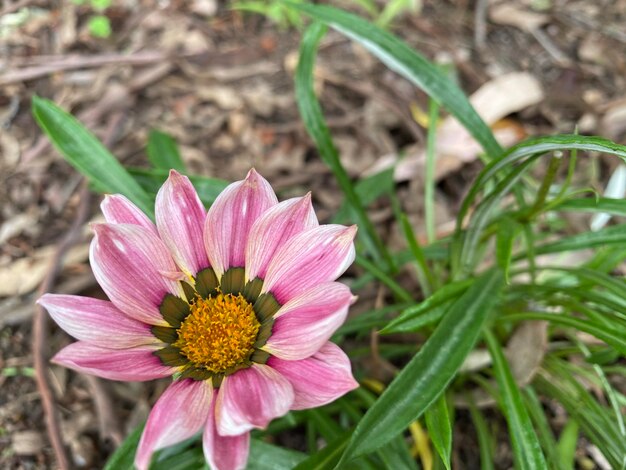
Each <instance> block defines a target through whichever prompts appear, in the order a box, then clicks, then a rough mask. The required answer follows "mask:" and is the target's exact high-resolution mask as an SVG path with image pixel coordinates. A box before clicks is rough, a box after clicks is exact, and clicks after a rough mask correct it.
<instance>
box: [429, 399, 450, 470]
mask: <svg viewBox="0 0 626 470" xmlns="http://www.w3.org/2000/svg"><path fill="white" fill-rule="evenodd" d="M424 417H425V419H426V427H427V428H428V436H429V437H430V440H431V441H432V442H433V445H434V446H435V449H437V452H438V453H439V456H440V457H441V460H442V462H443V464H444V465H445V466H446V468H447V469H448V470H450V452H451V450H452V427H451V426H450V415H449V413H448V403H447V402H446V395H445V394H442V395H441V396H440V397H439V398H437V400H436V401H435V403H433V404H432V405H431V406H430V408H428V409H427V410H426V414H425V415H424Z"/></svg>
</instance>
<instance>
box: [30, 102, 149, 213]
mask: <svg viewBox="0 0 626 470" xmlns="http://www.w3.org/2000/svg"><path fill="white" fill-rule="evenodd" d="M32 108H33V115H34V116H35V120H36V121H37V123H38V124H39V127H41V129H42V130H43V131H44V132H45V133H46V135H47V136H48V138H49V139H50V141H51V142H52V144H53V145H54V146H55V147H56V149H57V150H58V151H59V152H60V153H61V155H63V156H64V157H65V159H66V160H67V162H68V163H69V164H70V165H72V166H73V167H74V168H76V169H77V170H78V171H80V172H81V173H82V174H83V175H85V176H86V177H87V178H88V179H89V180H91V181H93V182H94V183H95V184H96V186H97V187H98V188H99V189H101V190H103V191H106V192H110V193H119V194H123V195H124V196H126V197H127V198H128V199H130V200H131V201H133V202H134V203H135V204H136V205H137V206H138V207H139V208H140V209H141V210H142V211H144V212H145V213H146V214H148V215H149V216H153V215H154V201H153V200H152V199H151V198H150V196H149V195H148V194H147V193H146V192H145V191H144V190H143V189H142V188H141V186H139V184H138V183H137V182H136V181H135V180H134V179H133V177H132V176H130V174H129V173H128V171H126V169H125V168H124V167H123V166H122V165H121V164H120V162H119V161H118V160H117V159H116V158H115V157H114V156H113V155H111V152H109V151H108V150H107V149H106V147H105V146H104V145H102V143H101V142H100V141H99V140H98V139H97V138H96V137H95V136H94V135H93V134H92V133H91V132H89V130H87V128H86V127H85V126H83V125H82V124H81V123H80V122H79V121H78V120H77V119H76V118H75V117H74V116H72V115H71V114H69V113H67V112H65V111H63V110H62V109H61V108H59V107H58V106H57V105H56V104H54V103H53V102H52V101H50V100H46V99H43V98H39V97H38V96H34V97H33V102H32Z"/></svg>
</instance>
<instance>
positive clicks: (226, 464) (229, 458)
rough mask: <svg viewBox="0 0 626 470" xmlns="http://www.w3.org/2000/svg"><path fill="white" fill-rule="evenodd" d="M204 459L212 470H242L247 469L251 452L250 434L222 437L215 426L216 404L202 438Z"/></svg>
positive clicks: (212, 407) (210, 413) (212, 408)
mask: <svg viewBox="0 0 626 470" xmlns="http://www.w3.org/2000/svg"><path fill="white" fill-rule="evenodd" d="M202 448H203V449H204V458H205V459H206V460H207V462H208V463H209V465H210V466H211V469H212V470H240V469H243V468H245V466H246V463H247V462H248V453H249V451H250V433H249V432H245V433H243V434H240V435H238V436H220V435H219V433H218V432H217V427H216V425H215V402H214V403H213V404H212V406H211V411H210V412H209V418H208V419H207V422H206V427H205V428H204V435H203V436H202Z"/></svg>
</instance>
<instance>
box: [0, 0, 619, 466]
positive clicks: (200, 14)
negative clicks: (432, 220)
mask: <svg viewBox="0 0 626 470" xmlns="http://www.w3.org/2000/svg"><path fill="white" fill-rule="evenodd" d="M334 3H335V4H340V5H343V6H346V7H348V8H350V9H352V10H353V11H355V12H359V10H358V7H357V2H351V1H349V0H345V1H343V2H334ZM359 13H362V12H359ZM92 14H93V12H92V10H91V8H90V7H89V6H88V5H82V6H77V5H75V4H74V3H72V2H71V1H51V2H45V1H29V0H18V1H9V0H4V1H2V2H0V370H1V371H2V372H1V374H0V386H1V391H0V468H7V469H9V468H11V469H18V468H19V469H36V468H42V469H43V468H53V467H54V464H53V462H54V454H53V451H52V447H51V445H50V443H49V440H48V436H47V434H46V432H45V425H44V412H43V408H42V404H41V399H40V394H39V393H38V389H37V385H36V381H35V378H34V375H35V374H34V369H33V360H34V359H33V358H34V355H33V331H32V324H33V318H34V314H35V307H34V300H35V299H36V298H37V297H38V295H39V294H38V293H37V290H38V288H39V286H40V285H41V284H42V282H45V281H46V280H47V281H49V282H48V283H49V284H50V285H49V286H48V289H49V290H50V291H52V292H57V293H72V294H81V295H101V294H100V292H99V290H98V288H97V285H96V284H95V281H94V279H93V277H92V275H91V273H90V269H89V266H88V262H87V254H88V243H89V238H90V236H89V229H88V226H87V222H89V221H92V220H96V219H98V218H99V217H100V215H99V211H98V203H99V199H100V197H99V196H97V195H95V194H94V195H92V196H91V198H90V199H89V201H88V202H85V192H84V190H82V189H81V188H82V187H83V186H82V185H83V183H82V178H81V177H80V176H79V175H78V174H77V172H76V171H75V170H73V169H72V168H71V167H70V166H69V165H68V164H66V163H65V162H64V161H63V159H62V158H61V157H60V156H59V154H58V153H57V152H56V151H54V150H53V149H51V147H50V145H49V144H48V143H47V141H46V139H45V138H44V137H42V134H41V132H40V130H39V128H38V127H37V125H36V124H35V122H34V120H33V118H32V116H31V113H30V99H31V97H32V96H33V95H35V94H37V95H39V96H42V97H46V98H50V99H52V100H54V101H55V102H56V103H58V104H59V105H61V106H62V107H64V108H65V109H67V110H70V111H71V112H72V113H73V114H74V115H76V116H78V117H79V118H80V119H81V121H82V122H83V123H85V124H86V125H87V126H88V127H89V128H91V129H92V130H93V131H94V132H95V133H96V134H97V135H99V136H100V137H101V138H106V139H107V140H108V141H109V142H110V143H111V144H112V145H111V149H112V151H113V153H114V154H115V155H116V156H117V157H118V158H119V159H120V160H121V161H122V162H123V163H124V164H130V165H137V166H145V165H146V164H147V159H146V157H145V145H146V139H147V135H148V132H149V131H150V130H151V129H159V130H162V131H164V132H167V133H170V134H171V135H172V136H174V137H175V139H176V140H177V141H178V142H179V144H180V147H181V153H182V156H183V159H184V161H185V162H186V163H187V165H188V167H189V168H190V169H191V170H192V171H193V172H196V173H198V174H202V175H206V176H214V177H219V178H224V179H227V180H235V179H241V178H242V177H243V176H244V175H245V173H246V171H247V170H248V169H249V168H250V167H251V166H255V167H256V168H257V170H258V171H259V172H260V173H261V174H263V175H264V176H265V177H266V178H267V179H268V180H269V181H270V182H271V183H272V184H273V185H274V187H275V188H276V189H277V191H278V192H279V195H280V197H281V198H286V197H290V196H291V195H300V194H303V193H305V192H306V191H308V190H312V191H313V198H314V204H315V207H316V209H317V211H318V215H319V216H320V218H321V220H323V221H327V220H328V219H329V218H330V217H331V216H332V215H333V214H334V213H336V211H337V210H338V208H339V205H340V202H341V195H340V193H339V191H338V189H337V187H336V184H335V182H334V181H333V178H332V176H331V174H330V171H329V170H328V169H327V168H326V167H325V165H324V164H323V163H322V162H321V160H320V159H319V158H318V156H317V153H316V151H315V149H314V147H313V145H312V143H311V141H310V139H309V138H308V136H307V135H306V132H305V131H304V128H303V125H302V123H301V121H300V119H299V116H298V111H297V107H296V103H295V99H294V86H293V71H294V68H295V64H296V62H297V49H298V43H299V39H300V35H301V32H299V31H297V30H295V29H286V28H279V27H277V26H276V25H274V24H272V23H271V22H269V21H268V20H267V19H265V18H263V17H261V16H256V15H247V14H246V15H244V14H242V13H240V12H234V11H231V10H230V9H229V8H228V5H227V4H225V3H222V2H218V1H217V0H194V1H189V2H186V1H182V0H171V1H167V0H165V1H161V0H159V1H157V0H154V1H153V0H119V1H114V2H113V5H112V6H111V7H110V8H108V9H107V10H106V15H107V16H108V18H109V19H110V21H111V26H112V34H111V36H110V37H109V38H107V39H98V38H94V37H93V36H92V35H90V33H89V31H88V29H87V24H88V21H89V18H90V16H92ZM625 25H626V1H625V0H598V1H595V2H589V1H586V0H575V1H566V0H513V1H505V2H494V1H491V2H489V1H486V0H477V1H476V2H474V1H469V0H447V1H434V0H425V1H424V3H423V5H422V7H421V9H420V11H416V12H414V13H410V14H409V13H407V14H405V15H402V16H401V17H400V18H398V19H397V21H395V22H394V23H393V26H392V30H393V31H394V32H396V33H397V34H399V35H400V36H402V37H403V38H404V39H405V40H406V41H407V42H408V43H409V44H410V45H411V46H413V47H414V48H416V49H417V50H418V51H420V52H422V53H423V54H424V55H426V56H427V57H429V58H430V59H433V60H435V61H436V62H438V63H441V64H448V66H449V69H450V70H451V73H452V74H453V76H454V78H455V79H456V80H458V82H459V83H460V84H461V86H462V88H463V89H464V90H465V91H466V92H467V93H468V94H470V95H472V94H474V93H475V92H476V91H477V90H481V92H482V94H481V93H478V94H476V95H475V96H474V98H473V102H474V104H475V105H476V106H477V108H478V109H479V112H480V113H481V114H482V115H483V117H484V118H485V119H486V120H487V121H488V122H489V124H491V125H492V126H493V127H494V129H497V132H498V136H499V138H500V139H501V140H502V141H503V142H504V143H506V144H512V143H514V142H516V141H518V140H520V139H522V138H524V137H525V136H529V135H539V134H553V133H562V132H565V133H570V132H573V131H574V129H575V128H578V131H579V132H580V133H583V134H596V135H601V136H605V137H608V138H610V139H613V140H615V141H617V142H619V143H622V144H624V143H626V54H625V52H626V26H625ZM316 77H317V80H318V82H317V85H318V89H319V90H320V92H321V101H322V104H323V107H324V110H325V114H326V117H327V119H328V123H329V126H330V128H331V131H332V134H333V136H334V138H335V139H336V144H337V146H338V147H339V149H340V152H341V156H342V160H343V163H344V165H345V167H346V168H347V169H348V172H349V173H350V175H351V176H353V177H354V178H355V179H356V178H359V177H360V176H363V175H366V174H371V173H372V172H375V171H377V170H379V169H382V168H385V167H386V166H389V165H390V164H392V163H394V162H395V161H396V160H397V159H398V158H399V156H400V155H403V156H404V157H405V158H404V160H403V162H402V164H401V165H399V166H398V167H397V170H396V173H395V177H396V180H397V184H398V195H399V197H400V201H401V202H402V204H403V207H404V208H405V209H406V210H407V211H408V213H409V214H410V216H411V220H412V221H413V222H414V224H415V227H417V228H418V231H419V227H420V226H421V217H422V216H421V210H422V209H421V207H422V202H421V196H420V195H421V190H420V187H421V182H420V178H419V175H420V174H421V173H420V168H421V165H422V158H423V154H422V150H423V147H424V143H425V142H424V135H425V128H424V124H425V115H426V110H427V108H428V101H427V97H426V96H425V95H424V94H423V93H422V92H420V91H419V90H417V89H416V88H415V87H414V86H412V85H411V84H409V83H408V82H407V81H405V80H403V79H402V78H400V77H399V76H398V75H396V74H395V73H393V72H391V71H389V70H388V69H386V68H385V67H384V66H383V65H382V64H381V63H380V62H378V60H377V59H375V58H373V57H372V56H370V55H369V54H368V53H367V52H365V51H364V50H363V49H362V48H360V47H358V46H355V45H354V44H353V43H351V42H350V41H349V40H348V39H346V38H345V37H343V36H341V35H339V34H338V33H336V32H333V31H331V32H330V33H329V34H328V35H327V37H326V38H325V40H324V41H323V43H322V47H321V49H320V58H319V60H318V67H317V70H316ZM481 87H482V88H481ZM441 126H442V130H441V132H440V139H441V142H440V144H441V147H440V155H439V159H438V168H437V175H438V178H439V186H438V194H437V204H438V211H437V212H438V216H439V220H438V230H439V231H440V233H446V232H447V231H448V230H449V229H450V226H451V225H450V224H451V222H452V218H453V216H454V214H455V211H456V209H457V207H458V204H459V201H460V198H461V197H462V195H463V193H464V191H465V189H466V188H467V185H468V184H469V182H470V181H471V178H472V176H473V175H474V174H475V173H476V171H477V168H479V164H478V163H476V158H477V154H478V152H477V148H476V146H475V144H473V143H472V142H471V141H470V139H468V138H467V137H466V136H464V135H463V134H462V133H458V132H454V125H453V123H451V121H450V120H444V121H443V122H442V124H441ZM446 126H447V127H446ZM611 170H612V166H611V164H603V165H600V166H599V172H597V173H591V172H590V175H591V177H592V178H593V180H592V181H593V182H594V184H596V185H597V186H598V187H599V188H601V187H602V186H603V184H604V182H605V181H606V179H607V178H608V176H610V173H611ZM588 176H589V175H587V176H585V177H586V178H587V179H588ZM587 184H588V183H587ZM81 206H82V207H83V208H86V209H87V217H86V220H85V221H81V220H80V219H79V221H80V222H81V225H80V227H79V229H78V231H77V239H76V241H75V243H72V246H71V247H70V248H69V251H68V253H67V256H65V258H64V261H63V262H62V263H61V266H60V270H59V272H58V274H57V275H55V276H53V274H54V273H51V266H52V263H53V262H54V256H55V251H56V250H57V249H58V247H59V245H60V244H61V243H62V240H63V238H64V236H65V234H67V232H68V231H69V230H70V229H71V227H72V225H73V224H74V223H75V221H76V220H77V217H80V214H79V212H80V208H81ZM371 215H372V218H373V220H374V221H375V222H376V223H377V225H378V227H379V229H380V232H381V235H382V236H383V237H384V238H385V240H386V242H387V243H388V244H390V245H391V246H392V247H396V246H397V247H399V246H400V245H399V244H400V243H401V242H400V241H399V240H400V238H399V237H398V235H397V233H396V231H395V229H393V228H392V225H393V220H392V219H393V214H392V210H391V207H390V204H389V201H386V200H383V201H380V202H378V203H377V204H376V205H374V206H373V207H371ZM407 282H410V280H409V281H407ZM374 294H375V293H373V294H372V295H371V296H370V297H369V298H368V295H367V294H365V295H361V300H360V303H359V305H358V306H357V307H356V308H355V312H354V313H353V314H358V312H359V311H363V310H365V309H367V308H370V307H371V306H372V305H373V304H374V302H375V298H374V297H375V295H374ZM44 333H45V334H44V335H43V336H44V338H43V341H42V340H41V338H40V339H39V340H38V343H37V344H36V347H37V348H38V349H37V350H38V351H41V353H42V354H43V355H44V356H45V357H50V356H51V355H52V354H53V353H54V352H56V351H58V350H59V349H60V348H61V347H62V346H64V345H66V344H68V343H69V342H70V341H71V339H70V338H69V337H67V336H66V335H65V334H64V333H63V332H61V331H60V330H59V329H57V328H56V327H55V326H53V325H48V327H47V328H46V329H45V331H44ZM50 372H51V384H52V390H53V393H54V395H55V397H56V402H57V405H58V408H59V410H60V417H61V435H62V436H63V439H64V441H65V442H66V444H67V445H68V446H69V449H70V453H71V459H72V462H73V464H74V465H75V466H77V467H79V468H100V467H101V466H102V465H103V462H104V461H105V460H106V458H107V456H108V455H109V454H110V453H111V452H112V450H113V449H114V448H115V447H116V445H117V444H119V442H120V440H121V439H122V438H123V436H124V435H125V434H126V433H127V432H128V430H129V429H132V428H133V427H134V426H135V425H136V424H137V423H138V422H140V421H141V420H143V419H145V417H146V416H147V413H148V411H149V409H150V405H151V404H152V403H153V402H154V399H155V397H158V395H159V394H160V392H161V390H162V388H163V384H162V383H150V384H127V383H117V382H106V381H101V380H98V379H92V378H87V377H84V376H80V375H77V374H75V373H73V372H69V371H68V370H66V369H63V368H59V367H56V366H51V367H50ZM457 431H458V432H461V433H464V432H465V433H468V434H471V433H472V430H471V426H465V425H463V424H462V423H461V424H460V425H459V428H458V429H457ZM468 439H470V440H471V439H472V438H471V437H468ZM457 445H458V444H456V443H455V446H457ZM455 452H456V454H457V462H460V461H461V460H463V461H465V462H471V461H472V458H471V456H470V457H468V459H465V458H464V459H459V455H464V453H465V452H466V450H463V449H461V450H459V449H456V450H455ZM504 454H506V452H505V453H504ZM474 457H475V456H474ZM506 462H507V456H506V455H504V456H503V457H502V461H501V462H499V463H498V464H499V465H500V464H502V465H503V466H504V465H506ZM467 465H468V467H467V468H471V464H469V463H468V464H467ZM458 468H463V465H462V464H461V466H460V467H458ZM501 468H502V467H501Z"/></svg>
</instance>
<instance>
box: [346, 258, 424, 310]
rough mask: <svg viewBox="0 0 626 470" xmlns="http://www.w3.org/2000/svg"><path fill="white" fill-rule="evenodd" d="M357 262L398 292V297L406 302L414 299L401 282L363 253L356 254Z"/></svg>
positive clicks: (395, 292) (393, 290)
mask: <svg viewBox="0 0 626 470" xmlns="http://www.w3.org/2000/svg"><path fill="white" fill-rule="evenodd" d="M356 264H358V265H359V266H361V267H363V268H365V269H366V270H367V271H368V272H369V273H370V274H372V275H373V276H374V277H376V279H378V280H379V281H380V282H382V283H383V284H385V285H386V286H387V287H389V289H390V290H391V291H392V292H393V293H394V294H396V296H397V297H398V299H400V300H403V301H405V302H410V301H411V300H413V297H411V294H409V293H408V292H407V291H406V290H405V289H404V288H403V287H402V286H400V284H398V283H397V282H396V281H395V280H394V279H393V278H392V277H391V276H388V275H387V274H386V273H385V272H384V271H383V270H381V269H380V268H378V266H376V265H375V264H374V263H372V262H371V261H368V260H367V259H366V258H363V257H362V256H361V255H356Z"/></svg>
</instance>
